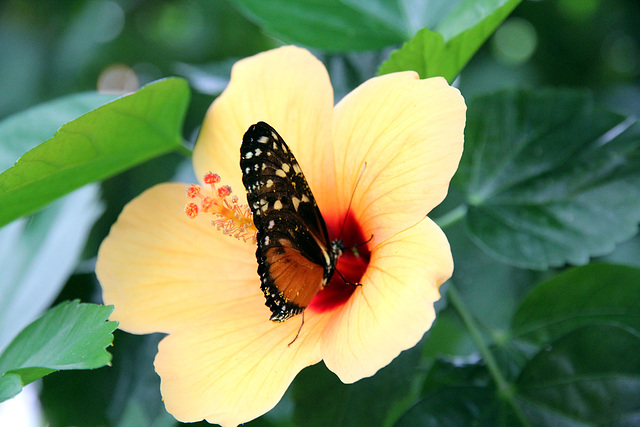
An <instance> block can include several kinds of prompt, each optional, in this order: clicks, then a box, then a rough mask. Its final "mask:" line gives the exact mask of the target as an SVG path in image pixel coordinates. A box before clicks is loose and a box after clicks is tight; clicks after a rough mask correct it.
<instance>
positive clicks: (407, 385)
mask: <svg viewBox="0 0 640 427" xmlns="http://www.w3.org/2000/svg"><path fill="white" fill-rule="evenodd" d="M419 358H420V347H419V346H417V347H414V348H413V349H410V350H407V351H404V352H402V353H401V354H400V356H398V358H396V359H395V360H394V361H393V362H392V363H391V364H390V365H388V366H386V367H385V368H383V369H381V370H380V371H379V372H378V373H377V374H376V375H374V376H373V377H370V378H364V379H362V380H360V381H358V382H357V383H355V384H342V383H341V382H340V380H339V379H338V378H337V377H336V376H335V375H334V374H333V373H332V372H330V371H329V370H327V369H326V367H325V366H324V365H323V364H318V365H316V366H312V367H310V368H307V369H305V370H304V371H302V372H301V373H300V374H299V375H298V378H296V380H295V382H294V384H293V398H294V401H295V403H296V406H295V412H294V419H295V420H297V421H298V424H299V425H304V426H306V427H313V426H336V427H345V426H364V425H383V424H384V420H386V419H388V418H389V417H393V415H394V414H395V411H396V410H398V409H397V408H398V406H400V407H402V405H403V404H405V399H407V397H409V396H410V394H411V391H412V388H415V386H416V378H417V377H418V376H417V375H416V373H418V372H419V371H418V370H417V365H418V363H419ZM318 408H323V410H318Z"/></svg>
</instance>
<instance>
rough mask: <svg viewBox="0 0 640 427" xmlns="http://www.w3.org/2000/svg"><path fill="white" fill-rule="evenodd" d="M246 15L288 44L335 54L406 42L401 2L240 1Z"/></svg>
mask: <svg viewBox="0 0 640 427" xmlns="http://www.w3.org/2000/svg"><path fill="white" fill-rule="evenodd" d="M235 3H237V4H238V5H240V6H241V10H242V12H243V13H244V14H245V15H247V16H249V18H251V19H252V20H254V21H256V22H257V23H258V24H259V25H261V26H264V27H266V28H267V29H268V30H269V31H270V32H273V33H275V34H276V35H277V36H278V37H280V38H282V39H283V40H285V41H287V42H293V43H298V44H303V45H307V46H313V47H318V48H322V49H327V50H332V51H346V50H352V49H359V50H364V49H375V48H380V47H384V46H389V45H391V44H394V43H398V42H401V41H403V40H406V39H407V38H409V37H410V36H411V34H410V33H409V31H410V28H409V27H408V26H406V25H405V26H403V24H406V21H405V19H404V18H403V16H402V11H401V10H400V5H399V2H397V1H391V2H388V1H386V2H385V1H381V0H376V1H372V2H370V7H368V8H366V7H365V8H364V9H362V8H361V6H363V5H362V2H359V1H341V0H323V1H318V0H273V1H269V2H265V1H262V0H236V1H235Z"/></svg>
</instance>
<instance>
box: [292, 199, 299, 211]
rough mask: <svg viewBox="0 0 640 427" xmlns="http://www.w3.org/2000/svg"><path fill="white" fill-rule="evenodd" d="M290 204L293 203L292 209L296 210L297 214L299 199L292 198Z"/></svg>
mask: <svg viewBox="0 0 640 427" xmlns="http://www.w3.org/2000/svg"><path fill="white" fill-rule="evenodd" d="M291 203H293V208H294V209H295V210H296V212H298V206H300V199H298V198H297V197H292V198H291Z"/></svg>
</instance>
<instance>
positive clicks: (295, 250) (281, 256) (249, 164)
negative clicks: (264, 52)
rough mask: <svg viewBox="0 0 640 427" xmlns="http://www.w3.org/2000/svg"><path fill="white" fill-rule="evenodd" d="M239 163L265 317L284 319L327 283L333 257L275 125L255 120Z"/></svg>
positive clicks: (314, 206) (304, 184)
mask: <svg viewBox="0 0 640 427" xmlns="http://www.w3.org/2000/svg"><path fill="white" fill-rule="evenodd" d="M240 167H241V168H242V182H243V183H244V186H245V188H246V189H247V201H248V203H249V207H250V208H251V212H253V222H254V224H255V226H256V228H257V230H258V232H257V236H256V238H257V242H258V248H257V250H256V258H257V260H258V274H259V275H260V287H261V289H262V291H263V292H264V294H265V298H266V305H267V306H268V307H269V308H270V309H271V312H272V315H271V320H274V321H284V320H286V319H288V318H289V317H291V316H293V315H295V314H298V313H300V312H302V311H303V310H304V309H305V307H306V306H307V305H309V303H310V301H311V299H312V298H313V297H314V296H315V294H316V293H317V292H318V291H319V290H320V289H321V288H322V287H323V286H324V285H326V284H327V283H328V281H329V280H330V279H331V275H332V274H333V271H334V269H335V256H334V254H333V253H332V252H331V250H330V248H329V246H330V245H329V237H328V234H327V228H326V225H325V222H324V220H323V218H322V215H321V214H320V210H319V209H318V206H317V204H316V201H315V199H314V197H313V194H312V193H311V190H310V189H309V185H308V184H307V180H306V179H305V177H304V174H303V173H302V170H301V169H300V165H298V162H297V161H296V159H295V157H294V156H293V154H292V153H291V150H290V149H289V147H288V146H287V144H286V143H285V142H284V140H283V139H282V137H281V136H280V135H279V134H278V132H276V130H275V129H273V128H272V127H271V126H269V125H268V124H267V123H264V122H259V123H256V124H255V125H253V126H251V127H250V128H249V129H248V130H247V132H246V133H245V135H244V138H243V140H242V146H241V148H240Z"/></svg>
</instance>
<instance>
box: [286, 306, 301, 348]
mask: <svg viewBox="0 0 640 427" xmlns="http://www.w3.org/2000/svg"><path fill="white" fill-rule="evenodd" d="M302 325H304V311H302V323H300V327H299V328H298V332H297V333H296V336H295V337H294V338H293V341H291V342H290V343H289V344H288V347H290V346H291V344H293V343H294V342H296V340H297V339H298V336H299V335H300V331H301V330H302Z"/></svg>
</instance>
